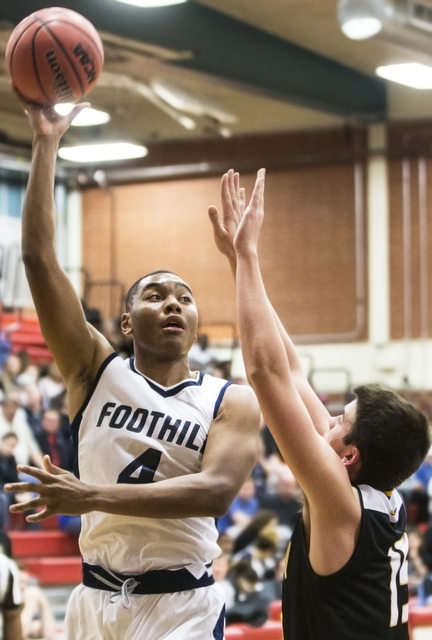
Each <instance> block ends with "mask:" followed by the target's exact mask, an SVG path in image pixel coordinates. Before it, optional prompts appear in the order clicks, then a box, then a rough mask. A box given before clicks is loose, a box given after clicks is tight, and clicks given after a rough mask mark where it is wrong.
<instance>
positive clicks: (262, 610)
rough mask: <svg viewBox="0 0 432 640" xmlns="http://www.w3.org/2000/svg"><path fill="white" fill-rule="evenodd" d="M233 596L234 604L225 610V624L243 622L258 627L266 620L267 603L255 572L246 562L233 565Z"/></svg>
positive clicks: (231, 572)
mask: <svg viewBox="0 0 432 640" xmlns="http://www.w3.org/2000/svg"><path fill="white" fill-rule="evenodd" d="M229 575H230V576H231V579H232V581H233V585H234V590H235V596H234V604H233V605H232V606H231V607H229V608H227V610H226V623H227V625H229V624H234V623H236V622H245V623H246V624H249V625H250V626H251V627H260V626H262V625H263V624H264V622H265V621H266V620H267V618H268V608H269V604H270V603H269V601H268V599H267V598H266V597H265V596H263V595H262V593H261V591H262V589H261V585H260V583H259V580H258V576H257V574H256V571H255V570H254V569H252V567H251V566H250V564H249V563H248V562H239V563H237V564H235V565H234V566H233V567H232V568H231V571H230V574H229Z"/></svg>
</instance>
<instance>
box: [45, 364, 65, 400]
mask: <svg viewBox="0 0 432 640" xmlns="http://www.w3.org/2000/svg"><path fill="white" fill-rule="evenodd" d="M39 389H40V392H41V395H42V408H43V409H49V407H50V403H51V400H52V398H54V397H55V396H58V395H59V393H61V392H62V391H64V389H65V386H64V382H63V378H62V377H61V375H60V371H59V369H58V366H57V365H56V364H55V362H53V363H51V364H50V366H49V368H48V373H47V375H45V376H43V377H42V378H40V380H39Z"/></svg>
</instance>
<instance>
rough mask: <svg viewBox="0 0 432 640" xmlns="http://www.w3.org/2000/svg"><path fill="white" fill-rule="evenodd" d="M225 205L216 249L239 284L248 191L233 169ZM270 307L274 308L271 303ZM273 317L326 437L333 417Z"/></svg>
mask: <svg viewBox="0 0 432 640" xmlns="http://www.w3.org/2000/svg"><path fill="white" fill-rule="evenodd" d="M221 203H222V208H221V211H220V212H219V211H218V209H217V208H216V207H214V206H211V207H209V216H210V220H211V223H212V225H213V233H214V238H215V243H216V246H217V248H218V249H219V251H220V252H221V253H222V254H223V255H224V256H225V257H226V258H227V259H228V262H229V265H230V268H231V272H232V274H233V277H234V280H235V279H236V275H237V256H236V252H235V250H234V245H233V242H234V236H235V233H236V231H237V228H238V225H239V224H240V221H241V219H242V217H243V214H244V211H245V190H244V189H243V188H240V176H239V174H238V173H237V172H234V171H233V170H232V169H230V170H229V171H228V172H227V173H225V174H224V175H223V176H222V182H221ZM268 303H269V304H271V303H270V301H268ZM272 313H273V317H274V320H275V323H276V326H277V328H278V331H279V334H280V337H281V339H282V342H283V345H284V348H285V351H286V353H287V356H288V360H289V365H290V370H291V378H292V380H293V382H294V384H295V387H296V389H297V391H298V392H299V394H300V396H301V398H302V400H303V402H304V403H305V406H306V408H307V410H308V412H309V415H310V416H311V418H312V421H313V423H314V425H315V428H316V429H317V431H318V433H320V434H321V435H322V434H323V433H325V431H327V430H328V423H329V418H330V415H329V413H328V411H327V409H326V408H325V406H324V405H323V403H322V402H321V401H320V399H319V398H318V396H317V395H316V393H315V391H314V390H313V389H312V387H311V385H310V384H309V381H308V379H307V377H306V375H305V373H304V371H303V367H302V365H301V362H300V358H299V356H298V354H297V351H296V348H295V346H294V344H293V342H292V340H291V338H290V337H289V335H288V333H287V332H286V330H285V328H284V326H283V324H282V322H281V321H280V319H279V317H278V315H277V313H276V311H275V310H274V309H273V307H272Z"/></svg>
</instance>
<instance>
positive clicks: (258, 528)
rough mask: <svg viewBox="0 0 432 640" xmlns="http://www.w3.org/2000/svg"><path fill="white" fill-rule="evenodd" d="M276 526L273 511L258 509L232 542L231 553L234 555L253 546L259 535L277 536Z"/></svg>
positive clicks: (277, 521) (276, 518) (275, 516)
mask: <svg viewBox="0 0 432 640" xmlns="http://www.w3.org/2000/svg"><path fill="white" fill-rule="evenodd" d="M278 525H279V520H278V517H277V514H276V513H275V512H274V511H272V510H271V509H260V510H259V511H257V513H256V514H255V515H254V517H253V518H252V519H251V521H250V522H249V523H248V524H247V525H246V526H245V528H244V529H243V530H242V531H241V532H240V533H239V535H238V536H237V537H236V539H235V540H234V544H233V553H234V554H236V553H238V552H239V551H241V550H242V549H245V548H246V547H249V546H250V545H252V544H254V542H255V541H256V539H257V538H258V537H259V536H260V535H263V536H266V535H269V536H270V537H272V536H277V527H278Z"/></svg>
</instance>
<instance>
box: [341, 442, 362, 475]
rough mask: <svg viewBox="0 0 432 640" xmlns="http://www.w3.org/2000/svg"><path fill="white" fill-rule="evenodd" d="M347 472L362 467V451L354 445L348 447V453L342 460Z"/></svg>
mask: <svg viewBox="0 0 432 640" xmlns="http://www.w3.org/2000/svg"><path fill="white" fill-rule="evenodd" d="M342 462H343V463H344V465H345V467H346V469H347V471H349V472H351V471H354V470H355V469H357V468H359V467H360V464H361V455H360V451H359V450H358V449H357V447H355V446H354V445H353V444H350V445H348V446H347V451H346V453H345V455H344V457H343V458H342Z"/></svg>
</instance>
